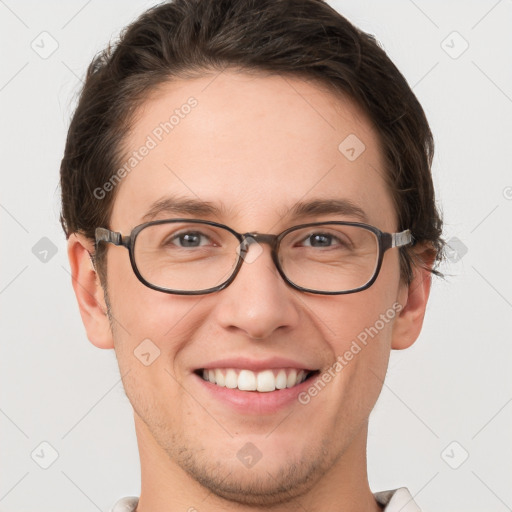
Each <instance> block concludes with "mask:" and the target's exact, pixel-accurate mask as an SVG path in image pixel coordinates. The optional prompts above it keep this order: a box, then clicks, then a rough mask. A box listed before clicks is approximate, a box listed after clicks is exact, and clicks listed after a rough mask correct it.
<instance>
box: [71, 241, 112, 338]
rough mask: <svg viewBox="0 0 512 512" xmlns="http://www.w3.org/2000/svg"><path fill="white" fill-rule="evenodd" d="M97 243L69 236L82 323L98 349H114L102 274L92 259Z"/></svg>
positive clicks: (73, 279)
mask: <svg viewBox="0 0 512 512" xmlns="http://www.w3.org/2000/svg"><path fill="white" fill-rule="evenodd" d="M93 253H94V244H93V243H92V242H91V241H90V240H89V239H88V238H86V237H84V236H82V235H78V234H73V235H70V237H69V239H68V258H69V264H70V266H71V277H72V282H73V289H74V290H75V295H76V299H77V301H78V307H79V309H80V315H81V317H82V322H83V323H84V326H85V330H86V332H87V337H88V338H89V341H90V342H91V343H92V344H93V345H95V346H96V347H98V348H114V340H113V336H112V332H111V329H110V323H109V319H108V315H107V306H106V304H105V295H104V293H103V288H102V286H101V284H100V279H99V276H98V274H97V272H96V269H95V268H94V265H93V263H92V260H91V254H93Z"/></svg>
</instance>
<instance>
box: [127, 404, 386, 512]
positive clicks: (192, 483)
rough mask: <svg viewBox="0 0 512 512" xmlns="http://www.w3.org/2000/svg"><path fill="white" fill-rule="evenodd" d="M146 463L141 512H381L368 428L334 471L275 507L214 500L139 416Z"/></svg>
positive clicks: (142, 457) (137, 422)
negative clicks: (371, 477)
mask: <svg viewBox="0 0 512 512" xmlns="http://www.w3.org/2000/svg"><path fill="white" fill-rule="evenodd" d="M135 428H136V433H137V441H138V445H139V453H140V461H141V494H140V499H139V504H138V506H137V512H150V511H152V512H158V511H163V510H165V511H166V512H175V511H176V512H178V511H179V512H183V511H185V510H186V511H187V512H200V511H202V510H208V511H210V512H216V511H219V512H220V511H222V512H256V511H257V512H261V510H262V509H264V510H265V511H269V512H292V511H293V512H295V511H296V510H297V509H299V510H300V509H302V510H308V511H310V512H314V511H318V512H320V511H322V512H339V511H343V512H356V511H357V512H361V511H365V512H379V511H382V508H381V507H380V506H379V505H378V503H377V502H376V501H375V498H374V496H373V494H372V492H371V490H370V487H369V484H368V475H367V468H366V439H367V432H368V424H367V423H366V424H365V425H364V426H363V427H362V428H361V430H360V431H359V432H358V433H357V434H356V435H355V436H354V439H353V440H352V442H351V444H350V445H349V446H348V447H347V449H346V450H345V451H344V452H343V454H341V455H340V457H338V459H337V460H336V461H335V463H334V464H333V466H332V467H331V469H330V470H329V471H328V472H327V473H325V474H323V475H321V476H320V478H318V479H317V480H316V481H315V482H312V485H311V486H310V488H309V489H307V490H305V491H304V492H303V493H302V494H301V495H300V496H294V497H290V499H289V500H286V501H283V500H282V499H279V501H278V502H276V503H275V504H268V502H267V503H266V504H265V506H264V507H262V505H261V504H259V505H245V504H241V503H239V502H236V501H230V500H226V499H224V498H222V497H220V496H217V495H215V494H214V493H212V492H211V491H210V490H209V489H206V488H205V487H203V486H202V485H201V484H200V483H199V482H197V481H196V480H195V479H193V478H192V477H191V476H190V475H189V474H188V473H187V472H186V471H184V470H183V469H182V468H181V467H180V466H179V465H178V464H176V463H175V461H173V460H172V459H171V458H169V456H168V455H167V453H166V452H165V451H164V450H163V449H162V448H161V447H160V446H159V445H158V444H157V442H156V441H155V439H154V437H153V436H152V434H151V432H150V431H149V430H148V428H147V426H146V424H145V423H144V422H143V421H142V420H141V419H140V417H138V415H137V414H136V413H135Z"/></svg>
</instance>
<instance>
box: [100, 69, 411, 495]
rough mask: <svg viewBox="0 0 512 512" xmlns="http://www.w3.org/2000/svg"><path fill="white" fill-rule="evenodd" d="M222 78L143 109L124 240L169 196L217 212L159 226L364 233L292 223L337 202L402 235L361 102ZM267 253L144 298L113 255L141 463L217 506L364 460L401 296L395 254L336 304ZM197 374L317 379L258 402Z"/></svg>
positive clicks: (267, 80)
mask: <svg viewBox="0 0 512 512" xmlns="http://www.w3.org/2000/svg"><path fill="white" fill-rule="evenodd" d="M213 78H214V75H211V76H208V77H204V78H201V79H195V80H188V81H177V82H174V83H169V84H166V85H165V86H163V87H161V88H160V89H159V91H158V94H155V95H153V96H152V98H151V99H150V100H148V101H147V102H146V103H145V104H144V105H143V108H142V109H141V110H140V112H139V115H138V116H137V117H136V121H135V124H134V128H133V131H132V132H131V133H130V135H129V137H128V138H127V140H126V148H127V152H128V153H131V152H132V151H134V150H138V148H140V147H141V146H143V145H144V144H146V142H147V137H148V135H151V136H152V138H153V139H154V140H155V141H156V142H157V145H156V147H154V148H152V149H151V150H150V151H149V152H148V154H147V156H145V157H144V158H143V159H142V160H141V161H140V162H139V163H138V164H137V166H136V167H135V168H134V169H133V170H132V171H131V172H130V173H129V174H128V175H127V176H126V177H125V178H124V179H123V180H122V182H121V184H120V185H119V189H118V190H117V196H116V199H115V203H114V207H113V212H112V217H111V224H110V228H111V229H113V230H114V231H119V232H121V233H123V234H129V233H130V231H131V230H132V229H133V228H134V227H135V226H137V225H139V224H141V223H143V222H145V221H147V220H148V218H147V217H146V215H147V214H148V212H149V211H150V210H151V209H152V207H153V206H154V205H155V203H158V202H161V201H162V200H165V199H166V198H168V197H171V196H172V197H179V198H180V199H186V198H189V199H192V200H198V201H204V202H208V203H211V204H212V205H215V206H217V207H218V208H219V209H220V212H221V213H219V215H215V216H210V215H205V214H203V215H191V214H181V215H180V214H177V213H175V212H169V211H162V212H160V213H158V214H156V216H154V217H151V220H157V219H165V218H172V217H175V218H176V217H189V218H201V219H205V220H213V221H217V222H220V223H223V224H226V225H228V226H230V227H231V228H233V229H234V230H236V231H238V232H240V233H246V232H254V231H256V232H261V233H275V234H277V233H280V232H281V231H283V230H285V229H286V228H289V227H291V226H294V225H298V224H302V223H306V222H318V221H324V220H325V221H330V220H348V221H359V220H360V219H359V218H355V217H352V216H347V215H341V214H332V213H331V214H314V215H311V216H308V217H302V218H300V219H299V218H292V217H290V215H289V210H290V209H291V208H292V207H293V206H294V205H296V203H298V202H309V201H313V200H323V199H341V200H348V201H351V202H352V203H354V204H355V205H357V206H358V207H359V208H361V209H362V210H364V212H365V214H366V217H367V222H368V223H369V224H371V225H374V226H376V227H378V228H379V229H381V230H382V231H387V232H395V231H397V227H398V226H397V224H396V214H395V211H394V208H393V205H392V200H391V196H390V193H389V191H388V189H387V187H386V185H385V182H384V179H383V175H384V164H383V158H382V155H381V152H380V148H379V145H378V140H377V137H376V134H375V132H374V131H373V130H372V128H371V127H370V124H369V123H368V121H367V120H366V118H365V117H364V116H363V115H362V114H361V112H360V111H359V110H358V109H357V108H356V107H354V105H353V104H352V103H350V102H348V101H346V100H342V99H340V98H338V99H337V98H336V97H335V96H333V95H332V94H330V93H327V92H325V91H322V90H321V89H320V88H318V87H317V86H315V85H314V84H312V83H306V82H304V81H302V80H298V79H291V78H286V79H284V78H283V77H279V76H274V77H262V76H258V77H256V76H249V75H246V74H235V73H234V72H230V71H225V72H224V73H222V74H220V75H219V76H218V77H217V78H215V79H213ZM190 96H193V97H195V98H196V99H197V105H196V106H195V107H193V108H191V109H190V112H189V113H188V114H186V115H183V117H182V118H181V117H180V120H179V123H178V124H176V126H175V127H174V128H173V129H172V131H170V132H169V133H168V134H166V133H165V132H164V133H163V136H162V137H161V138H162V140H161V141H158V140H157V139H156V138H155V136H154V133H155V132H154V130H155V128H156V127H158V126H159V125H160V123H161V122H163V121H166V120H168V119H169V117H170V116H171V115H172V113H173V111H174V110H175V109H180V107H181V106H182V105H184V104H186V102H187V99H188V98H189V97H190ZM185 110H187V111H188V110H189V109H185ZM182 112H183V110H182ZM152 134H153V135H152ZM351 134H354V135H355V136H357V138H358V139H359V140H360V141H362V143H363V144H364V146H365V150H364V151H363V152H362V153H361V154H360V155H359V156H358V157H357V158H356V159H353V158H350V159H349V158H347V154H348V155H349V156H352V154H351V152H350V151H349V152H348V153H347V152H346V151H345V152H344V153H343V152H341V151H340V150H339V149H338V146H339V145H340V143H341V142H342V141H344V140H345V139H346V138H347V137H348V136H350V135H351ZM350 140H352V141H353V140H355V139H349V141H350ZM359 151H360V148H356V152H359ZM261 249H262V252H261V253H260V254H259V255H258V256H257V257H256V258H255V259H254V260H253V261H251V262H250V263H249V262H244V263H243V265H242V268H241V270H240V272H239V273H238V275H237V277H236V279H235V280H234V282H233V283H232V284H231V285H229V286H228V287H227V288H225V289H224V290H222V291H219V292H215V293H212V294H208V295H199V296H183V295H172V294H165V293H161V292H158V291H155V290H152V289H150V288H148V287H146V286H144V285H143V284H142V283H141V282H140V281H139V280H138V279H137V278H136V276H135V274H134V273H133V271H132V269H131V266H130V261H129V257H128V252H127V251H126V250H125V249H124V248H122V247H114V246H111V245H109V246H108V258H107V270H108V274H107V276H108V296H109V302H110V305H111V311H110V313H111V315H112V321H113V328H114V330H113V335H114V343H115V349H116V355H117V358H118V362H119V367H120V371H121V374H122V375H124V378H123V383H124V387H125V390H126V394H127V396H128V397H129V399H130V401H131V403H132V405H133V408H134V410H135V418H136V427H137V433H138V436H139V444H140V447H141V452H144V451H145V452H149V451H152V453H153V455H152V456H153V457H157V458H158V460H159V462H160V463H161V464H162V465H166V466H168V465H171V466H174V467H176V466H179V467H181V468H182V469H184V470H185V471H186V472H187V473H188V474H189V475H191V476H192V477H193V478H194V479H196V480H197V481H199V482H200V483H201V484H203V485H204V486H206V487H207V488H209V489H211V490H212V491H213V492H215V493H216V494H218V495H220V496H224V497H226V498H229V499H239V500H240V499H244V500H246V501H247V502H251V501H252V500H253V501H257V500H258V498H257V495H258V494H263V493H268V494H271V493H274V494H275V496H274V499H275V498H276V497H277V496H279V495H281V494H282V495H283V498H286V497H289V496H290V495H296V494H299V493H300V492H303V491H304V490H306V489H307V488H309V487H311V486H312V485H315V484H318V482H319V479H320V478H321V476H322V475H323V474H325V473H326V472H328V470H329V469H331V468H333V467H334V466H335V465H339V464H343V462H342V460H346V461H347V460H350V461H351V463H352V464H354V461H355V460H356V459H360V458H361V457H364V448H363V447H364V444H365V441H366V428H367V420H368V416H369V414H370V411H371V409H372V408H373V406H374V404H375V402H376V400H377V397H378V395H379V393H380V390H381V387H382V380H383V379H384V376H385V372H386V368H387V363H388V357H389V352H390V347H391V339H392V332H393V324H394V320H393V319H392V318H391V319H390V317H392V315H390V314H389V311H390V309H393V304H395V305H396V302H397V301H398V300H402V299H403V298H404V297H406V295H404V290H405V287H403V286H401V285H400V279H399V263H398V252H397V250H390V251H388V252H387V253H386V254H385V257H384V261H383V266H382V269H381V272H380V275H379V277H378V279H377V281H376V282H375V283H374V284H373V285H372V286H371V287H370V288H369V289H367V290H365V291H363V292H359V293H353V294H348V295H331V296H328V295H315V294H310V293H303V292H300V291H297V290H295V289H292V288H291V287H290V286H288V285H287V284H286V283H285V282H284V281H283V279H282V278H281V277H280V275H279V274H278V271H277V269H276V268H275V266H274V264H273V262H272V259H271V255H270V247H269V246H268V245H265V244H262V245H261ZM251 250H253V249H251ZM402 302H403V300H402ZM382 314H384V315H386V314H387V318H388V321H387V322H382V321H381V322H380V323H378V324H377V325H378V327H381V328H380V329H377V330H378V333H376V334H375V325H376V321H377V320H378V319H379V318H381V316H380V315H382ZM382 324H384V325H383V326H382ZM372 326H373V327H374V330H372V331H371V332H372V333H373V336H367V343H366V345H363V344H362V343H361V342H359V343H358V344H359V346H360V347H361V350H360V351H359V352H358V353H357V354H355V355H354V356H353V358H352V359H351V360H350V361H347V364H346V365H344V367H343V369H341V370H339V367H337V368H338V371H334V374H335V375H334V377H332V370H331V377H332V378H331V379H329V380H330V381H329V382H328V383H326V384H325V386H318V389H319V391H318V392H317V393H316V394H315V393H313V394H314V395H315V396H311V395H308V396H309V398H310V399H309V400H306V399H304V392H307V391H308V389H310V388H311V386H312V385H313V384H314V382H315V379H319V378H320V379H321V377H322V374H325V373H326V372H328V369H329V368H332V367H333V365H334V364H335V362H336V360H337V357H338V356H343V355H344V354H345V353H346V352H347V351H348V350H350V348H351V346H352V347H353V344H352V342H353V341H354V340H357V339H358V335H360V334H361V333H362V332H363V331H365V328H366V329H370V328H371V327H372ZM367 332H368V331H367ZM147 339H149V340H151V343H150V344H148V345H147V347H149V348H148V351H149V352H150V353H151V357H153V356H154V354H155V353H156V352H153V351H154V350H155V349H154V346H156V347H158V349H159V351H160V353H159V355H158V357H156V359H155V360H154V361H153V362H152V363H151V364H150V365H147V366H146V365H145V364H143V362H141V360H140V359H139V357H137V355H136V354H134V351H135V352H136V353H137V354H139V352H140V350H139V351H137V350H136V349H137V347H138V346H139V345H140V344H141V342H142V341H143V340H147ZM359 339H361V337H360V338H359ZM146 343H148V342H146ZM153 344H154V345H153ZM152 347H153V348H152ZM354 352H355V351H354ZM344 360H346V358H345V359H344ZM204 368H210V369H212V368H218V369H220V370H221V371H222V372H223V373H224V374H225V373H226V371H227V369H228V368H232V369H234V370H235V372H236V373H237V374H238V373H239V372H240V370H243V369H259V370H264V369H271V370H272V371H273V372H275V374H277V373H279V371H280V369H282V370H284V371H285V373H286V375H287V376H289V375H290V373H293V372H292V370H293V369H309V370H317V371H318V373H316V374H315V375H314V376H313V377H312V378H310V379H308V380H307V381H305V382H303V383H302V384H299V385H297V386H292V387H291V388H289V389H287V390H278V391H274V392H258V391H240V390H237V389H234V390H233V389H228V388H226V387H221V386H217V385H216V384H213V383H210V382H206V381H205V380H203V379H202V377H201V376H200V375H202V371H201V370H202V369H204ZM291 378H292V379H293V377H291ZM299 392H302V393H303V394H302V395H301V396H302V397H303V399H302V400H299V399H298V397H297V396H298V394H299ZM305 402H308V403H305ZM356 453H357V456H356V455H354V454H356ZM155 454H159V455H155ZM350 454H352V455H350ZM342 455H344V457H343V458H340V456H342ZM145 456H147V455H144V453H141V457H142V459H143V460H144V457H145ZM258 459H259V460H258ZM359 462H361V461H359Z"/></svg>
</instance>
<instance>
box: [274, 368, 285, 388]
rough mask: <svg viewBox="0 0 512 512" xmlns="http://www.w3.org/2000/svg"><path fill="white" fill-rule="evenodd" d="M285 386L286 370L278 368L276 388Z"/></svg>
mask: <svg viewBox="0 0 512 512" xmlns="http://www.w3.org/2000/svg"><path fill="white" fill-rule="evenodd" d="M285 387H286V372H285V371H284V370H279V373H278V374H277V377H276V389H284V388H285Z"/></svg>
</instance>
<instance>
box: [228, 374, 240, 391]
mask: <svg viewBox="0 0 512 512" xmlns="http://www.w3.org/2000/svg"><path fill="white" fill-rule="evenodd" d="M237 386H238V375H237V374H236V372H235V370H231V369H229V370H228V371H227V372H226V387H227V388H230V389H235V388H236V387H237Z"/></svg>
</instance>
